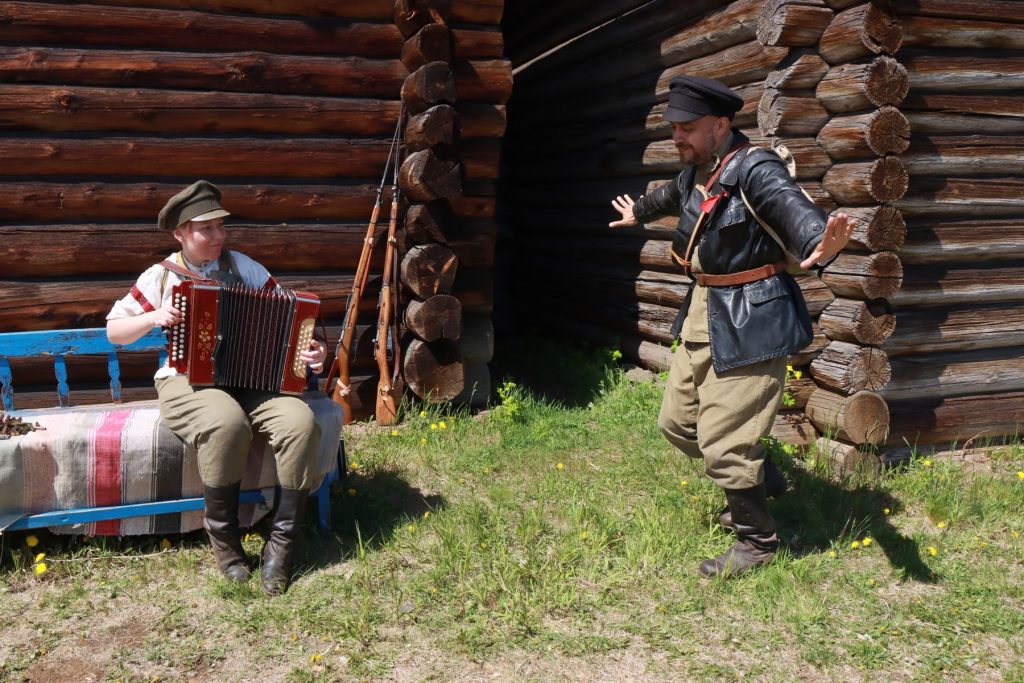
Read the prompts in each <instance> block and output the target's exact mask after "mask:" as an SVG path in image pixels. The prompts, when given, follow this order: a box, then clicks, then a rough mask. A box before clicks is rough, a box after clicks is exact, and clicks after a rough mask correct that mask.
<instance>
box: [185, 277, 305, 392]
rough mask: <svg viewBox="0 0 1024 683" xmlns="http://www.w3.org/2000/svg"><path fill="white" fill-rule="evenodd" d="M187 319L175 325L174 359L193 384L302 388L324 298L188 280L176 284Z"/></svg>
mask: <svg viewBox="0 0 1024 683" xmlns="http://www.w3.org/2000/svg"><path fill="white" fill-rule="evenodd" d="M171 296H172V301H173V302H174V306H175V308H177V309H178V310H180V311H181V312H182V315H183V318H184V319H183V321H182V322H181V323H180V324H178V325H175V326H173V327H172V328H170V330H169V331H168V349H167V353H168V363H169V364H170V366H171V367H172V368H174V369H175V370H177V371H178V372H179V373H181V374H183V375H185V376H186V377H188V381H189V383H190V384H192V385H193V386H218V387H236V388H244V389H260V390H263V391H272V392H278V393H284V394H301V393H302V392H303V391H304V390H305V387H306V363H305V362H304V361H303V360H302V359H301V358H300V357H299V351H301V350H303V349H308V348H309V342H310V340H311V339H312V338H313V329H314V326H315V324H316V317H317V315H318V313H319V311H320V299H319V298H318V297H317V296H316V295H314V294H310V293H309V292H293V291H291V290H282V291H273V290H266V289H250V288H248V287H244V286H241V285H230V286H222V285H219V284H217V283H216V282H213V281H191V280H185V281H184V282H181V283H180V284H178V285H175V286H174V287H173V288H172V290H171Z"/></svg>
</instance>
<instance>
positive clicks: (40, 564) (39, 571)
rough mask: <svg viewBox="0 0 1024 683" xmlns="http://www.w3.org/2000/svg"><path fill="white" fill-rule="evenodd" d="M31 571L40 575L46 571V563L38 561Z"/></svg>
mask: <svg viewBox="0 0 1024 683" xmlns="http://www.w3.org/2000/svg"><path fill="white" fill-rule="evenodd" d="M32 571H34V572H35V573H36V576H42V575H43V574H45V573H46V563H45V562H38V563H36V566H35V567H34V568H33V570H32Z"/></svg>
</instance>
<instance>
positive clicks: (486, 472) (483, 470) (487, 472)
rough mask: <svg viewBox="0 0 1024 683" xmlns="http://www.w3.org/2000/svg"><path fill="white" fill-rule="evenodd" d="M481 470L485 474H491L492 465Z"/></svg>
mask: <svg viewBox="0 0 1024 683" xmlns="http://www.w3.org/2000/svg"><path fill="white" fill-rule="evenodd" d="M481 472H483V473H484V474H490V473H491V468H490V467H485V468H483V469H482V470H481Z"/></svg>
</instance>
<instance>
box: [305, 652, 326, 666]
mask: <svg viewBox="0 0 1024 683" xmlns="http://www.w3.org/2000/svg"><path fill="white" fill-rule="evenodd" d="M322 661H324V657H323V655H319V654H317V655H310V656H309V663H310V664H319V663H320V662H322Z"/></svg>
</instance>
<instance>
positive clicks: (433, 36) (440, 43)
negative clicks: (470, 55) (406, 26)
mask: <svg viewBox="0 0 1024 683" xmlns="http://www.w3.org/2000/svg"><path fill="white" fill-rule="evenodd" d="M399 28H401V27H399ZM450 61H452V34H451V31H450V30H449V28H448V27H447V26H446V25H444V24H427V25H426V26H424V27H422V28H420V29H419V30H418V31H416V33H414V34H413V35H412V36H411V37H409V39H408V40H406V41H405V44H404V45H402V64H404V65H405V68H406V69H408V70H409V71H410V72H411V71H415V70H416V69H418V68H420V67H421V66H423V65H424V64H427V63H429V62H450Z"/></svg>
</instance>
